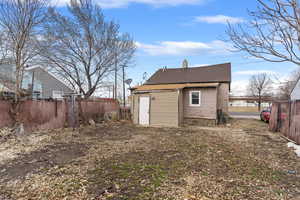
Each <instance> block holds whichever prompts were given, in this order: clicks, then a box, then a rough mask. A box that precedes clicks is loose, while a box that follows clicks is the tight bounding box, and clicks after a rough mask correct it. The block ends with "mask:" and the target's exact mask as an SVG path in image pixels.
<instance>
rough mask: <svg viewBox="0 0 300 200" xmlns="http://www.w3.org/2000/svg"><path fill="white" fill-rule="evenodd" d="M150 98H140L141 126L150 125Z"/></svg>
mask: <svg viewBox="0 0 300 200" xmlns="http://www.w3.org/2000/svg"><path fill="white" fill-rule="evenodd" d="M149 109H150V98H149V97H140V110H139V124H141V125H149Z"/></svg>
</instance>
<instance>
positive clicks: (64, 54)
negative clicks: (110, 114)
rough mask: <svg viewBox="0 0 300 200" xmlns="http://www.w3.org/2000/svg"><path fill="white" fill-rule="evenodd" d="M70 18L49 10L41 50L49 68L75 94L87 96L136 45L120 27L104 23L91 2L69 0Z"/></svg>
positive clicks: (120, 64)
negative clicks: (66, 83)
mask: <svg viewBox="0 0 300 200" xmlns="http://www.w3.org/2000/svg"><path fill="white" fill-rule="evenodd" d="M68 11H69V13H70V15H68V16H63V15H62V14H60V13H59V12H58V11H57V10H56V9H54V8H50V9H49V14H48V23H47V25H46V26H45V34H44V38H43V42H42V43H41V46H42V47H43V49H42V50H41V51H40V52H41V56H42V58H43V59H44V60H45V61H46V63H48V65H49V66H50V67H51V69H52V70H53V71H54V72H55V73H56V74H58V75H59V76H60V77H61V78H63V79H64V80H65V81H66V82H68V83H69V85H71V86H72V87H73V88H74V89H75V90H76V91H77V92H79V93H80V94H82V95H84V97H85V98H88V97H90V96H91V95H92V94H93V93H94V92H95V91H96V90H97V89H98V88H99V87H100V86H101V84H102V81H103V79H104V78H105V77H107V76H108V75H110V74H111V73H112V72H113V71H114V70H118V69H116V68H115V63H116V62H117V63H118V68H121V66H122V64H125V63H127V62H128V61H129V60H130V59H131V58H132V56H133V53H134V51H135V44H134V41H133V40H132V38H131V37H130V36H129V35H128V34H121V33H120V31H119V25H118V24H116V23H114V22H112V21H106V20H105V18H104V15H103V13H102V11H101V8H100V7H99V6H98V5H95V4H93V3H92V1H91V0H71V1H70V3H69V5H68Z"/></svg>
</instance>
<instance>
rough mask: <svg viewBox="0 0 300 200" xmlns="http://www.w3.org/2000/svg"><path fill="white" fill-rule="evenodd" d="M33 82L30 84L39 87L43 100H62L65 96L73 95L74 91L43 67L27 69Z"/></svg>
mask: <svg viewBox="0 0 300 200" xmlns="http://www.w3.org/2000/svg"><path fill="white" fill-rule="evenodd" d="M26 72H27V74H29V75H30V77H31V78H32V80H33V81H31V82H28V84H30V85H32V83H33V87H36V84H37V85H38V87H39V91H41V92H40V96H39V98H43V99H49V98H53V99H61V98H63V96H64V95H68V94H72V93H74V91H73V90H72V89H71V88H69V87H68V86H67V85H66V84H65V83H63V82H62V81H60V80H59V79H57V78H56V77H55V76H54V75H52V73H49V72H48V71H46V70H45V69H43V68H42V67H30V68H27V69H26Z"/></svg>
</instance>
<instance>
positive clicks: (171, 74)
mask: <svg viewBox="0 0 300 200" xmlns="http://www.w3.org/2000/svg"><path fill="white" fill-rule="evenodd" d="M230 83H231V64H230V63H225V64H219V65H212V66H206V67H187V62H184V64H183V67H182V68H170V69H169V68H163V69H159V70H158V71H157V72H156V73H155V74H154V75H152V76H151V77H150V79H149V80H148V81H147V82H146V83H145V84H144V85H142V86H138V87H134V88H132V89H131V91H132V96H131V100H132V101H131V108H132V109H131V111H132V115H133V122H134V123H135V124H140V125H145V126H181V125H186V124H187V125H189V124H194V123H210V122H212V123H215V122H216V121H217V120H218V113H222V112H223V113H226V114H227V113H228V102H229V90H230Z"/></svg>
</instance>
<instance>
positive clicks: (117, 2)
mask: <svg viewBox="0 0 300 200" xmlns="http://www.w3.org/2000/svg"><path fill="white" fill-rule="evenodd" d="M52 1H53V3H54V4H55V5H58V6H64V5H65V4H66V3H67V2H69V0H52ZM206 1H208V0H94V2H95V3H98V4H99V5H100V6H101V7H102V8H121V7H126V6H128V5H129V4H131V3H142V4H148V5H151V6H155V7H160V6H179V5H197V4H202V3H205V2H206Z"/></svg>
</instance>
